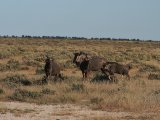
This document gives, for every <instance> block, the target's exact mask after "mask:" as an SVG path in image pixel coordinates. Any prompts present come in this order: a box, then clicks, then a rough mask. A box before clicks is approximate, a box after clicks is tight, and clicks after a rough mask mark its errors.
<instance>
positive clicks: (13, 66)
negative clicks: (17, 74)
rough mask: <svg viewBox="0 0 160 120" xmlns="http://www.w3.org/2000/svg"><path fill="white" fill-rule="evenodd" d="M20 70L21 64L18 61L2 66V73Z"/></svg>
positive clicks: (0, 65) (0, 66) (10, 61)
mask: <svg viewBox="0 0 160 120" xmlns="http://www.w3.org/2000/svg"><path fill="white" fill-rule="evenodd" d="M19 69H20V63H19V61H16V60H13V59H11V60H9V61H8V62H7V64H0V71H2V72H4V71H12V70H19Z"/></svg>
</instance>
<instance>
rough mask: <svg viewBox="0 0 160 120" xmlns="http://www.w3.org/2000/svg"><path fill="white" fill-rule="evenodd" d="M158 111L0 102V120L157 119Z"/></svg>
mask: <svg viewBox="0 0 160 120" xmlns="http://www.w3.org/2000/svg"><path fill="white" fill-rule="evenodd" d="M159 117H160V116H158V113H133V112H109V111H98V110H92V109H90V108H88V107H87V106H77V105H72V104H65V105H36V104H33V103H20V102H0V120H105V119H106V120H108V119H109V120H131V119H132V120H158V118H159Z"/></svg>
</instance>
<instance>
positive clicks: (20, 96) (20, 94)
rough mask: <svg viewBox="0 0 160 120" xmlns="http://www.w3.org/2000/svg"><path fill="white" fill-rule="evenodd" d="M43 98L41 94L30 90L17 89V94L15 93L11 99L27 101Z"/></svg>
mask: <svg viewBox="0 0 160 120" xmlns="http://www.w3.org/2000/svg"><path fill="white" fill-rule="evenodd" d="M41 96H42V94H41V93H39V92H31V91H28V90H21V89H17V90H16V91H15V93H13V95H12V96H10V99H12V100H18V101H25V99H26V98H30V99H37V98H40V97H41Z"/></svg>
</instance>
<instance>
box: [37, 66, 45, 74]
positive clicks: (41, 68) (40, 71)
mask: <svg viewBox="0 0 160 120" xmlns="http://www.w3.org/2000/svg"><path fill="white" fill-rule="evenodd" d="M44 73H45V71H44V66H40V67H37V69H36V74H37V75H39V74H44Z"/></svg>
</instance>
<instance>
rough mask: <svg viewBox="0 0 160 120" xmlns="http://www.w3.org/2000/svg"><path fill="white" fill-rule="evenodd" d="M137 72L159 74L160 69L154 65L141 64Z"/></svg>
mask: <svg viewBox="0 0 160 120" xmlns="http://www.w3.org/2000/svg"><path fill="white" fill-rule="evenodd" d="M139 71H140V72H159V71H160V69H159V68H158V67H156V66H154V65H147V64H142V65H141V68H140V70H139Z"/></svg>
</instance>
